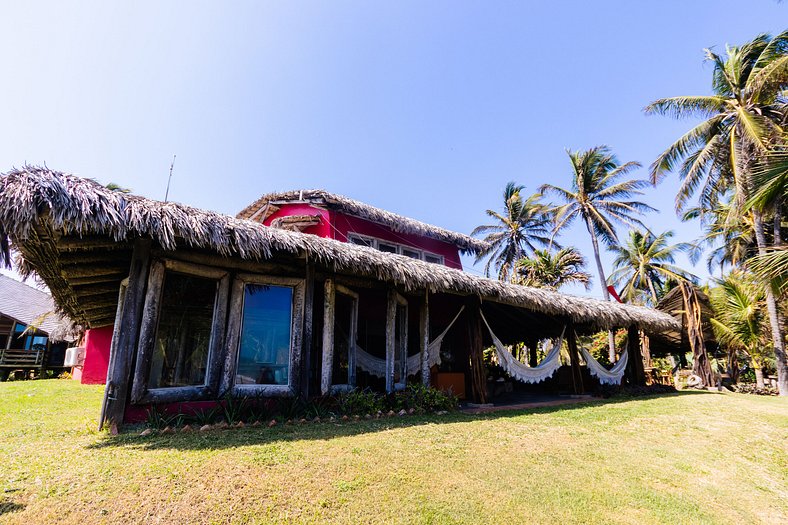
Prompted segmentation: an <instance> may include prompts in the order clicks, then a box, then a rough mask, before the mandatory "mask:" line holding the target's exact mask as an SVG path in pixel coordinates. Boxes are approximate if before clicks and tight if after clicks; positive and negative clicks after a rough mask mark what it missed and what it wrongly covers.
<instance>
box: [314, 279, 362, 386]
mask: <svg viewBox="0 0 788 525" xmlns="http://www.w3.org/2000/svg"><path fill="white" fill-rule="evenodd" d="M336 294H342V295H344V296H346V297H350V299H351V300H352V302H353V306H352V311H351V313H350V334H349V335H348V336H349V338H350V340H349V341H348V382H347V383H334V382H333V371H334V359H336V348H335V346H336V345H335V343H336V339H335V336H336V334H334V330H333V327H334V320H335V316H336ZM358 302H359V295H358V293H356V292H354V291H353V290H351V289H350V288H348V287H346V286H343V285H341V284H336V283H334V282H333V280H331V279H328V280H326V299H325V305H324V309H323V312H324V313H323V360H322V370H321V376H320V377H321V380H320V381H321V386H320V388H321V392H322V393H323V394H324V395H325V394H337V393H339V392H347V391H350V390H353V389H354V388H355V387H356V346H357V344H358V343H357V341H358ZM329 326H330V329H326V328H327V327H329Z"/></svg>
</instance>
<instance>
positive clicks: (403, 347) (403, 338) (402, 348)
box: [395, 294, 408, 389]
mask: <svg viewBox="0 0 788 525" xmlns="http://www.w3.org/2000/svg"><path fill="white" fill-rule="evenodd" d="M397 298H398V301H399V304H398V308H397V317H400V315H399V314H400V313H402V316H401V317H400V322H399V324H398V326H397V341H398V342H399V346H398V347H397V352H399V384H401V385H403V386H404V385H405V384H407V382H408V303H407V301H404V304H403V298H402V297H400V296H399V294H397ZM395 375H396V374H395ZM395 389H396V387H395Z"/></svg>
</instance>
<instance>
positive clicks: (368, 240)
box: [347, 233, 444, 265]
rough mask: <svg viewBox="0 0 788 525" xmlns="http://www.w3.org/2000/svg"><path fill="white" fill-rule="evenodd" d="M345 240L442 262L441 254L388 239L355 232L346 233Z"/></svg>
mask: <svg viewBox="0 0 788 525" xmlns="http://www.w3.org/2000/svg"><path fill="white" fill-rule="evenodd" d="M347 240H348V242H349V243H351V244H356V245H358V246H367V247H369V248H377V249H378V250H380V251H382V252H386V253H398V254H401V255H404V256H405V257H410V258H411V259H419V260H421V261H426V262H428V263H432V264H441V265H442V264H444V263H443V256H442V255H437V254H434V253H429V252H422V251H421V250H419V249H417V248H413V247H411V246H405V245H402V244H397V243H393V242H389V241H382V240H380V239H375V238H374V237H366V236H362V235H359V234H357V233H350V234H348V236H347Z"/></svg>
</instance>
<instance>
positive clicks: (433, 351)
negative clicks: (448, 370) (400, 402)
mask: <svg viewBox="0 0 788 525" xmlns="http://www.w3.org/2000/svg"><path fill="white" fill-rule="evenodd" d="M464 309H465V307H464V306H463V307H462V308H460V311H459V312H457V315H455V316H454V319H452V320H451V322H450V323H449V326H447V327H446V329H445V330H444V331H443V332H441V333H440V334H439V335H438V337H436V338H435V339H433V340H432V342H431V343H430V344H429V345H427V355H426V356H425V358H426V359H427V363H429V366H430V367H432V366H434V365H439V364H441V344H442V343H443V339H444V338H445V337H446V334H448V333H449V330H450V329H451V327H452V326H454V323H455V322H456V321H457V319H458V318H459V317H460V314H461V313H462V311H463V310H464ZM356 366H358V367H359V368H360V369H361V370H363V371H365V372H367V373H368V374H370V375H373V376H376V377H386V360H385V359H381V358H379V357H375V356H373V355H372V354H369V353H367V352H365V351H364V350H363V349H362V348H361V347H360V346H358V345H356ZM419 372H421V354H413V355H412V356H410V357H408V376H413V375H416V374H418V373H419Z"/></svg>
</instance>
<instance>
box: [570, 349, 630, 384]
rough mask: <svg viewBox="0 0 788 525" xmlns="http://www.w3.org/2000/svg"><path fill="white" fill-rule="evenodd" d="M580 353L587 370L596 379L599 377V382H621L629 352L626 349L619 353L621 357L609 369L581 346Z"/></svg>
mask: <svg viewBox="0 0 788 525" xmlns="http://www.w3.org/2000/svg"><path fill="white" fill-rule="evenodd" d="M580 353H581V354H583V359H585V361H586V364H587V365H588V371H589V372H591V375H594V376H596V377H597V379H599V383H600V384H602V385H620V384H621V378H622V377H624V371H625V370H626V368H627V361H628V360H629V352H628V351H627V350H624V352H623V353H622V354H621V358H620V359H619V360H618V362H617V363H616V364H615V365H613V368H611V369H610V370H608V369H607V368H605V367H604V366H602V365H600V364H599V362H597V360H596V359H594V358H593V356H592V355H591V354H589V353H588V350H586V349H585V348H581V349H580Z"/></svg>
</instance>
